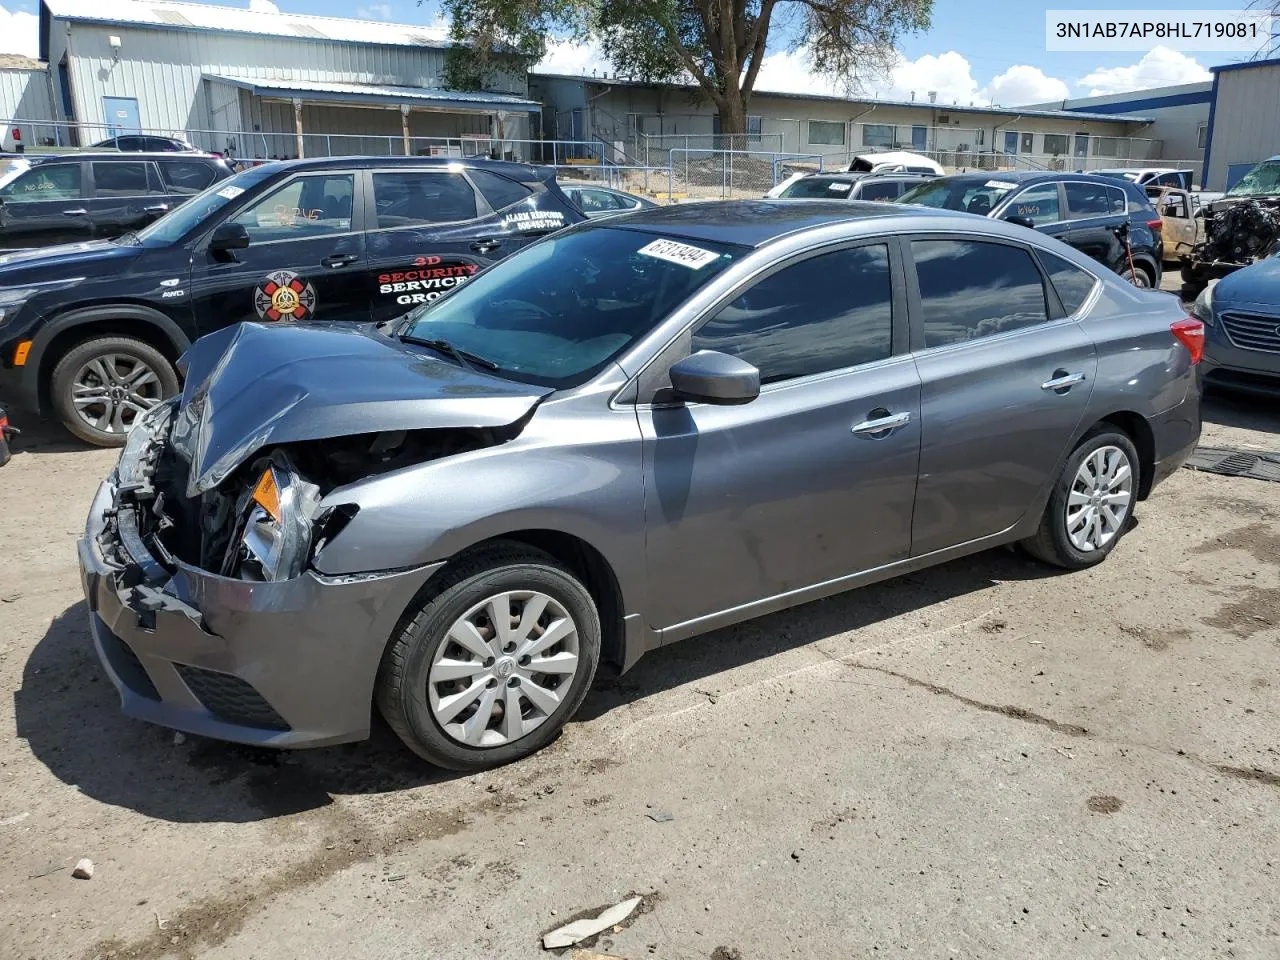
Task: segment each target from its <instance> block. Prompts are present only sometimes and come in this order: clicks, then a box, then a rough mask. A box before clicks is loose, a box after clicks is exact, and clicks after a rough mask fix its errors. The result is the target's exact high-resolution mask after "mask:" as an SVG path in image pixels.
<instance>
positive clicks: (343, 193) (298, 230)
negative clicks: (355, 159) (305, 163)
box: [234, 173, 354, 243]
mask: <svg viewBox="0 0 1280 960" xmlns="http://www.w3.org/2000/svg"><path fill="white" fill-rule="evenodd" d="M353 185H354V178H353V177H352V175H351V174H349V173H339V174H324V175H317V176H311V177H298V178H297V179H296V180H290V181H289V182H288V183H286V184H285V185H284V186H282V187H281V188H280V189H279V190H275V191H273V192H272V193H269V194H267V196H265V197H264V198H262V199H261V200H259V201H258V202H257V203H255V204H254V205H253V206H251V207H249V209H247V210H245V211H243V212H242V213H240V214H239V215H238V216H237V217H236V218H235V221H234V222H235V223H238V224H241V225H242V226H243V227H244V228H245V230H246V231H248V233H249V239H250V240H251V241H252V242H254V243H262V242H263V241H266V240H303V239H307V238H309V237H321V236H325V235H326V234H333V233H346V232H347V231H349V230H350V229H351V197H352V193H353Z"/></svg>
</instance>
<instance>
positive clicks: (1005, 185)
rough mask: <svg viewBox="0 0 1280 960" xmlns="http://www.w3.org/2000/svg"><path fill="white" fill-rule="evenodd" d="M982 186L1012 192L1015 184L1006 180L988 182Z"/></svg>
mask: <svg viewBox="0 0 1280 960" xmlns="http://www.w3.org/2000/svg"><path fill="white" fill-rule="evenodd" d="M983 186H984V187H990V188H991V189H993V190H1012V189H1013V188H1014V187H1016V186H1017V184H1016V183H1010V182H1009V181H1008V180H988V181H987V182H986V183H984V184H983Z"/></svg>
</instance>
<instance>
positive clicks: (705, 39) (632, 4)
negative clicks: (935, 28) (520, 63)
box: [444, 0, 933, 133]
mask: <svg viewBox="0 0 1280 960" xmlns="http://www.w3.org/2000/svg"><path fill="white" fill-rule="evenodd" d="M444 7H445V11H446V14H447V15H448V17H449V21H450V37H451V39H452V40H453V41H454V43H455V46H454V47H453V49H452V50H451V51H450V53H449V58H448V61H447V66H446V82H447V83H448V84H449V85H450V86H451V87H454V88H459V89H477V88H480V87H483V86H485V85H486V84H487V83H488V82H489V81H490V80H491V78H492V76H493V74H494V73H495V72H496V71H499V70H503V69H510V63H511V60H510V58H511V57H512V56H521V57H529V58H532V59H535V60H536V59H538V58H540V57H541V56H542V54H543V52H544V50H545V47H546V41H547V38H548V36H552V35H558V36H570V37H573V38H574V39H577V40H579V41H582V42H586V41H594V42H596V43H598V44H599V46H600V47H601V49H602V50H603V51H604V55H605V57H606V58H607V60H608V65H609V66H611V67H612V68H613V69H616V70H617V71H618V72H619V73H621V74H623V75H624V76H628V77H635V78H637V79H640V80H645V81H649V82H654V83H661V82H669V81H673V80H677V79H679V78H681V77H682V76H683V75H688V76H691V77H692V78H693V80H694V82H695V83H696V84H697V85H698V89H699V90H700V92H701V93H702V95H703V96H705V97H706V98H707V99H708V100H710V101H711V102H712V103H713V104H714V105H715V107H716V110H717V111H718V112H719V114H720V130H721V132H722V133H745V132H746V117H747V105H748V104H749V103H750V102H751V94H752V91H753V90H754V89H755V84H756V78H757V77H758V76H759V74H760V66H761V64H762V63H763V61H764V55H765V48H766V46H767V44H768V41H769V34H770V31H771V30H776V31H777V32H778V33H779V34H781V35H784V36H785V37H786V41H787V44H786V45H787V48H788V49H790V50H797V49H803V50H806V51H807V52H808V53H809V56H810V57H811V59H812V63H813V68H814V70H815V72H817V73H819V74H821V75H823V76H826V77H831V78H834V79H835V80H836V81H837V83H839V84H840V85H841V86H842V87H843V88H844V89H845V90H846V91H848V92H850V93H852V92H855V91H857V90H858V89H859V88H860V87H861V83H862V81H863V80H864V79H866V78H868V77H870V76H875V75H880V74H883V72H884V71H885V70H887V69H888V68H889V67H890V66H892V64H893V62H894V59H895V57H896V53H895V52H894V46H895V44H896V43H897V41H898V39H899V38H900V37H902V36H903V35H904V34H906V33H911V32H915V31H918V30H924V29H926V28H927V27H928V26H929V18H930V14H931V12H932V9H933V0H445V2H444Z"/></svg>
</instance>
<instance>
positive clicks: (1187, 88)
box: [1027, 80, 1213, 116]
mask: <svg viewBox="0 0 1280 960" xmlns="http://www.w3.org/2000/svg"><path fill="white" fill-rule="evenodd" d="M1211 99H1213V82H1212V81H1211V80H1200V81H1197V82H1195V83H1178V84H1172V85H1170V86H1167V87H1151V88H1149V89H1147V90H1132V91H1129V92H1127V93H1107V94H1102V95H1100V96H1096V97H1073V98H1071V99H1069V100H1060V101H1051V102H1048V103H1031V104H1027V106H1028V107H1029V108H1031V109H1036V110H1064V111H1066V112H1068V113H1072V114H1076V115H1077V116H1079V115H1080V114H1082V113H1095V114H1120V113H1133V112H1135V111H1139V110H1161V109H1165V108H1168V107H1184V106H1190V105H1192V104H1199V103H1206V104H1207V103H1208V102H1209V101H1210V100H1211Z"/></svg>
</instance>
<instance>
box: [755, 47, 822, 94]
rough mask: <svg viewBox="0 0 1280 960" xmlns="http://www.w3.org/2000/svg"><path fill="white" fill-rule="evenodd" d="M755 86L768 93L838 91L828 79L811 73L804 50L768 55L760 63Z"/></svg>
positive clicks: (810, 65) (811, 65)
mask: <svg viewBox="0 0 1280 960" xmlns="http://www.w3.org/2000/svg"><path fill="white" fill-rule="evenodd" d="M755 89H756V90H759V91H761V92H764V91H769V92H770V93H823V94H831V95H836V94H839V93H840V91H839V90H838V89H837V88H836V84H834V83H832V82H831V80H830V79H829V78H827V77H820V76H817V75H815V74H814V72H813V64H812V63H811V62H810V60H809V55H808V53H806V52H805V51H804V50H782V51H780V52H778V53H770V54H767V55H766V56H765V58H764V60H763V61H762V62H761V63H760V72H759V74H757V75H756V85H755Z"/></svg>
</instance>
